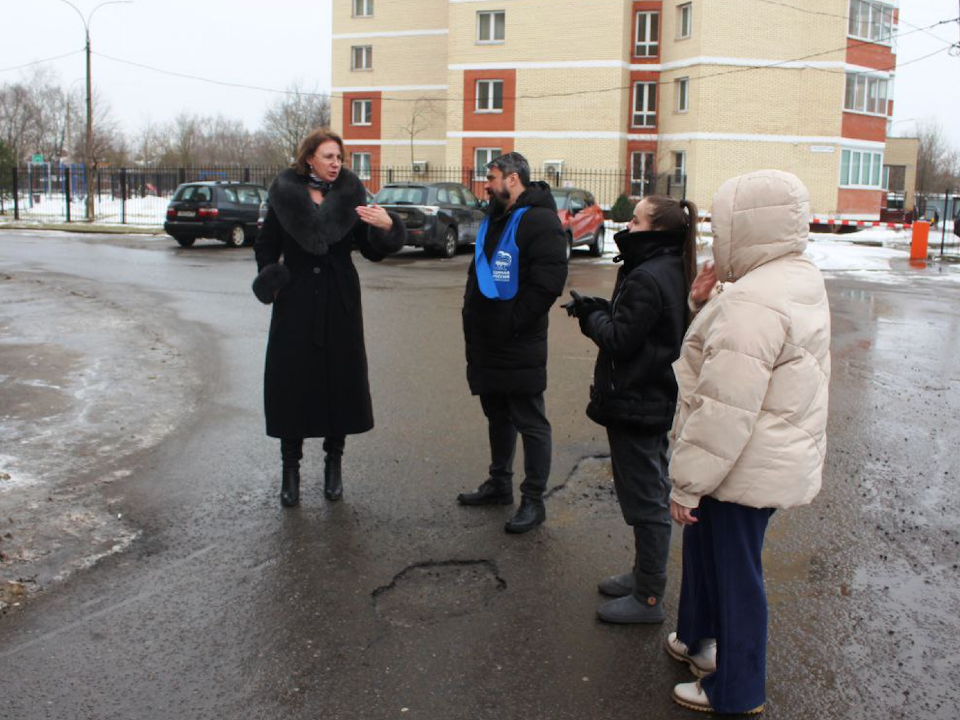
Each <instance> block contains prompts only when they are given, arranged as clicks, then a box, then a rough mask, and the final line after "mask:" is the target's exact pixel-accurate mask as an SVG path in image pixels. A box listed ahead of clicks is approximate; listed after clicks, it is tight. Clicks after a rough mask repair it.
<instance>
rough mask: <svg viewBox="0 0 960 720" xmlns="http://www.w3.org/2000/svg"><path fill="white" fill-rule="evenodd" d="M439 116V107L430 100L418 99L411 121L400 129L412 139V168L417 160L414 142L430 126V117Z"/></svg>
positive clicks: (411, 112) (414, 103)
mask: <svg viewBox="0 0 960 720" xmlns="http://www.w3.org/2000/svg"><path fill="white" fill-rule="evenodd" d="M436 114H437V106H436V105H435V104H434V101H433V100H431V99H430V98H423V97H421V98H417V99H416V100H415V101H414V102H413V105H411V106H410V121H409V122H408V123H407V124H406V125H402V126H401V127H400V130H401V132H403V134H404V135H406V136H408V137H409V138H410V167H411V168H412V167H413V163H414V161H415V160H416V157H415V155H414V142H413V141H414V140H415V139H416V137H417V135H419V134H421V133H422V132H424V131H425V130H427V128H428V127H429V126H430V117H431V116H432V115H436Z"/></svg>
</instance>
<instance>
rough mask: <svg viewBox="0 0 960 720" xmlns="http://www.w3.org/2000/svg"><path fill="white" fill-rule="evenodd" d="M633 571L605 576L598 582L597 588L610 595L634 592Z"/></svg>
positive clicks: (618, 595) (623, 594)
mask: <svg viewBox="0 0 960 720" xmlns="http://www.w3.org/2000/svg"><path fill="white" fill-rule="evenodd" d="M633 587H634V583H633V573H632V572H628V573H624V574H623V575H611V576H610V577H605V578H604V579H603V580H601V581H600V582H599V583H597V590H599V591H600V592H601V593H603V594H604V595H609V596H610V597H623V596H625V595H632V594H633Z"/></svg>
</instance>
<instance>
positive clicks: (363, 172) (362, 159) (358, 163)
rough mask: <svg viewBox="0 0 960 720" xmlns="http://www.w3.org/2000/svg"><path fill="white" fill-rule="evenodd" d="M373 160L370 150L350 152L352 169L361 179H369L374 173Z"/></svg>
mask: <svg viewBox="0 0 960 720" xmlns="http://www.w3.org/2000/svg"><path fill="white" fill-rule="evenodd" d="M372 160H373V158H372V157H371V155H370V153H368V152H353V153H350V169H351V170H353V172H354V174H355V175H356V176H357V177H358V178H360V179H361V180H369V179H370V178H371V177H372V175H373V173H372V169H373V168H372Z"/></svg>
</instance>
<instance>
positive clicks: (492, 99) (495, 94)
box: [476, 80, 503, 113]
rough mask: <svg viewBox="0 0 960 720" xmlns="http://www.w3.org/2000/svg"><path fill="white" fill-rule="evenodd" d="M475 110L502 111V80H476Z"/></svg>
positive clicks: (481, 111)
mask: <svg viewBox="0 0 960 720" xmlns="http://www.w3.org/2000/svg"><path fill="white" fill-rule="evenodd" d="M476 111H477V112H480V113H483V112H503V80H477V107H476Z"/></svg>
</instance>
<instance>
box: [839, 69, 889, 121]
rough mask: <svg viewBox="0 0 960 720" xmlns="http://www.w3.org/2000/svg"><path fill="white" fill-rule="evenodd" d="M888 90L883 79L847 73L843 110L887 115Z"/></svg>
mask: <svg viewBox="0 0 960 720" xmlns="http://www.w3.org/2000/svg"><path fill="white" fill-rule="evenodd" d="M888 90H889V89H888V87H887V80H886V79H885V78H877V77H870V76H869V75H857V74H856V73H847V91H846V94H845V96H844V101H843V109H844V110H853V111H854V112H862V113H871V114H873V115H887V110H888V107H889V105H888V103H887V97H888Z"/></svg>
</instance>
